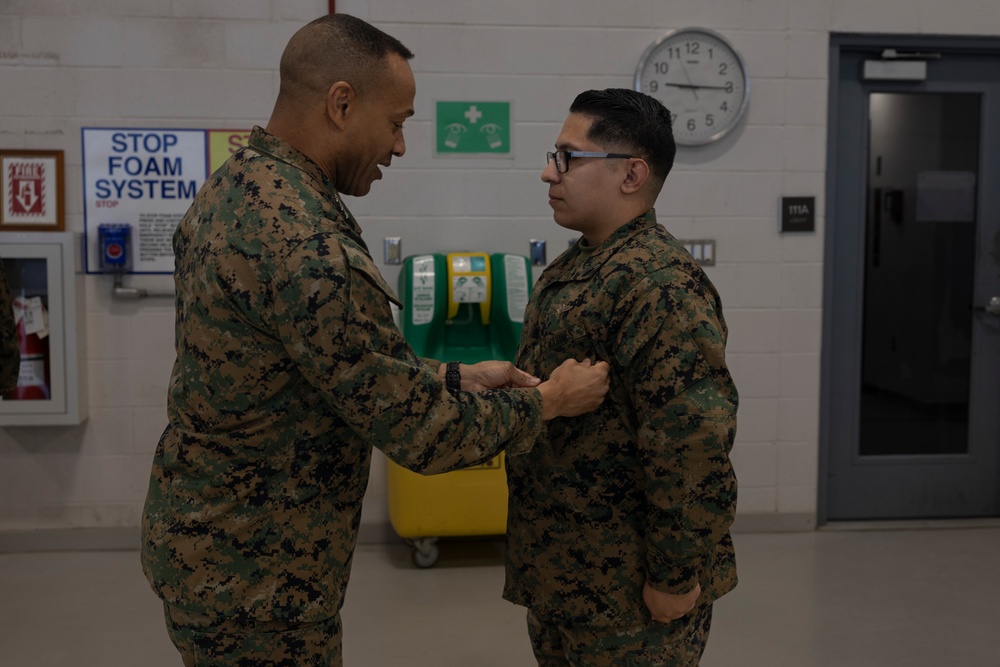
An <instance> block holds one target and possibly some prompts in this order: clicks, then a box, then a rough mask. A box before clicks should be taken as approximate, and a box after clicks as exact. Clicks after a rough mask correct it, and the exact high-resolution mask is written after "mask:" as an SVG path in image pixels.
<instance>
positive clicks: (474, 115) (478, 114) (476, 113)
mask: <svg viewBox="0 0 1000 667" xmlns="http://www.w3.org/2000/svg"><path fill="white" fill-rule="evenodd" d="M465 117H466V118H468V119H469V122H470V123H472V124H473V125H475V124H476V123H477V122H479V119H480V118H482V117H483V112H482V111H480V110H479V109H477V108H476V105H475V104H473V105H472V106H471V107H469V110H468V111H466V112H465Z"/></svg>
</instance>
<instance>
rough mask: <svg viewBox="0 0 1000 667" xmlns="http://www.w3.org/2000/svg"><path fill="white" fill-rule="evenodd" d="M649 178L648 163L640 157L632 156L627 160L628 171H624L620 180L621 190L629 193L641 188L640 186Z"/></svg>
mask: <svg viewBox="0 0 1000 667" xmlns="http://www.w3.org/2000/svg"><path fill="white" fill-rule="evenodd" d="M647 180H649V165H648V164H646V161H645V160H643V159H642V158H632V159H631V160H629V166H628V171H627V172H625V179H624V180H623V181H622V192H623V193H625V194H627V195H631V194H635V193H636V192H639V190H642V187H643V186H644V185H645V184H646V181H647Z"/></svg>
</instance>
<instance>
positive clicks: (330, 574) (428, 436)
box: [142, 127, 541, 627]
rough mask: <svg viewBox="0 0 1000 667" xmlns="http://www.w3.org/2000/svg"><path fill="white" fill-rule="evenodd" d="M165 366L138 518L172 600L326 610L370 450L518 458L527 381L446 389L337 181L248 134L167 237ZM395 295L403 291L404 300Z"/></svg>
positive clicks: (230, 609)
mask: <svg viewBox="0 0 1000 667" xmlns="http://www.w3.org/2000/svg"><path fill="white" fill-rule="evenodd" d="M174 251H175V256H176V263H175V283H176V289H177V304H176V305H177V316H176V317H177V330H176V348H177V360H176V362H175V364H174V369H173V373H172V376H171V379H170V387H169V393H168V418H169V425H168V426H167V428H166V430H165V431H164V433H163V436H162V437H161V438H160V442H159V445H158V446H157V449H156V454H155V457H154V460H153V468H152V475H151V479H150V485H149V491H148V495H147V498H146V504H145V509H144V514H143V522H142V565H143V570H144V571H145V574H146V576H147V578H148V579H149V581H150V583H151V584H152V586H153V588H154V589H155V590H156V592H157V593H158V594H159V596H160V597H161V598H162V599H163V600H164V601H165V602H166V603H167V605H168V623H169V616H170V614H169V611H170V608H171V607H172V608H173V610H174V611H175V612H183V613H184V614H187V615H190V616H194V617H197V618H201V619H203V621H204V622H205V623H209V622H211V621H212V620H213V619H215V620H216V621H219V622H225V623H230V622H235V623H238V624H244V625H246V626H253V627H257V626H260V625H261V624H263V625H267V624H273V623H280V622H288V621H292V622H296V623H319V622H328V621H329V619H330V618H331V617H333V616H334V615H335V614H337V612H338V610H339V609H340V607H341V605H342V603H343V599H344V591H345V588H346V586H347V580H348V574H349V571H350V567H351V557H352V554H353V551H354V546H355V541H356V538H357V533H358V526H359V523H360V520H361V501H362V497H363V495H364V493H365V487H366V485H367V483H368V472H369V467H370V463H371V455H372V446H373V445H374V446H376V447H378V448H379V449H381V450H382V451H384V452H385V453H386V455H388V456H389V458H391V459H392V460H393V461H395V462H396V463H399V464H400V465H403V466H405V467H407V468H409V469H411V470H415V471H418V472H424V473H436V472H444V471H447V470H451V469H453V468H458V467H462V466H467V465H473V464H480V463H483V462H485V461H488V460H489V459H491V458H492V457H494V456H496V454H497V453H498V452H499V450H500V449H501V448H503V447H504V446H505V445H506V446H507V451H508V455H509V456H511V457H516V455H517V454H518V452H519V451H520V450H521V449H522V448H523V449H526V448H530V446H531V444H532V443H533V441H534V439H535V437H536V435H537V433H538V432H539V430H540V428H541V395H540V394H539V392H538V391H537V390H529V391H516V390H514V391H499V390H498V391H488V392H484V393H482V394H473V393H468V392H455V393H454V394H452V393H450V392H449V391H448V390H447V389H446V388H445V386H444V383H443V382H442V381H441V380H439V379H438V378H437V376H436V371H437V368H438V366H439V363H438V362H429V361H428V362H425V361H423V360H420V359H418V358H416V357H415V356H414V353H413V351H412V350H411V349H410V347H409V346H408V345H407V344H406V342H405V341H404V339H403V337H402V335H401V334H400V332H399V331H398V329H397V328H396V326H395V324H394V323H393V318H392V314H391V312H390V305H389V304H390V302H397V301H396V298H395V296H394V295H393V293H392V291H391V289H390V288H389V287H388V286H387V285H386V283H385V281H384V280H383V278H382V276H381V275H380V274H379V271H378V269H377V268H376V266H375V264H374V262H373V260H372V258H371V256H370V255H369V253H368V250H367V248H366V246H365V244H364V242H363V241H362V239H361V230H360V229H359V228H358V226H357V223H356V222H355V220H354V219H353V218H352V217H351V216H350V215H349V214H348V213H347V211H346V209H344V208H343V204H342V203H341V202H340V199H339V197H338V196H337V194H336V191H335V189H334V186H333V184H332V183H331V182H330V180H329V179H328V178H327V177H326V175H325V173H324V172H323V171H322V170H321V169H320V168H319V166H317V165H316V164H315V163H313V162H312V161H311V160H309V159H308V158H307V157H306V156H304V155H302V154H301V153H299V152H298V151H296V150H294V149H293V148H292V147H291V146H289V145H288V144H286V143H284V142H282V141H281V140H279V139H277V138H276V137H274V136H272V135H269V134H268V133H266V132H265V131H264V130H262V129H261V128H259V127H258V128H254V130H253V133H252V136H251V138H250V142H249V146H248V147H247V148H245V149H243V150H240V151H239V152H237V153H236V154H235V155H234V156H233V157H231V158H230V159H229V161H228V162H226V164H225V165H223V166H222V167H221V168H220V169H219V170H218V171H217V172H215V173H214V174H213V175H212V176H211V177H210V178H209V179H208V181H206V183H205V184H204V185H203V187H202V188H201V190H200V191H199V193H198V195H197V196H196V198H195V200H194V202H193V204H192V206H191V208H190V209H189V211H188V212H187V214H186V215H185V216H184V218H183V219H182V220H181V222H180V224H179V226H178V228H177V231H176V234H175V236H174ZM397 303H398V302H397Z"/></svg>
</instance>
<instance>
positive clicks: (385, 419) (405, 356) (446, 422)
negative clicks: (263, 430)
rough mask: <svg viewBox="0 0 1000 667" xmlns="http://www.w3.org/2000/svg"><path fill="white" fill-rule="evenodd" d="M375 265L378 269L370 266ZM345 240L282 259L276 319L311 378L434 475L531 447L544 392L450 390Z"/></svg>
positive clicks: (402, 459) (413, 465)
mask: <svg viewBox="0 0 1000 667" xmlns="http://www.w3.org/2000/svg"><path fill="white" fill-rule="evenodd" d="M369 267H370V268H369ZM369 267H364V266H361V265H360V264H359V263H358V262H357V261H352V260H351V259H350V258H349V257H348V256H347V254H346V253H345V251H344V249H343V248H342V247H341V245H340V243H339V242H338V240H337V239H336V237H332V236H328V235H316V236H313V237H311V238H309V239H307V240H306V241H304V242H303V243H301V244H300V245H298V246H297V247H295V248H294V249H293V250H292V251H291V252H290V253H289V255H288V256H287V257H285V258H284V259H283V260H282V261H281V262H280V263H279V265H278V267H277V270H276V272H275V274H274V277H273V279H272V285H271V288H272V290H273V291H274V303H275V304H276V306H275V311H276V316H275V321H276V324H277V328H278V331H279V333H280V336H281V338H282V341H283V344H284V345H285V348H286V349H287V350H288V353H289V355H290V357H291V359H292V361H293V362H294V363H295V365H296V366H297V368H298V369H299V370H300V371H301V373H302V374H303V376H304V377H305V379H306V380H307V381H308V382H309V383H310V384H312V385H313V386H314V387H316V389H317V390H319V391H320V392H322V393H323V395H324V396H325V398H326V400H327V401H328V402H329V403H330V404H331V405H332V406H333V407H334V409H335V410H336V411H337V413H338V414H339V415H340V416H341V418H342V419H344V421H346V422H347V423H348V424H350V425H351V427H352V428H353V429H354V430H355V431H356V432H357V433H358V434H359V435H360V436H361V437H363V438H365V439H366V440H368V441H369V442H371V443H372V444H373V445H374V446H376V447H378V448H379V449H381V450H383V451H384V452H385V453H386V455H387V456H389V458H391V459H393V460H394V461H395V462H397V463H399V464H400V465H402V466H404V467H407V468H409V469H411V470H416V471H418V472H424V473H437V472H443V471H446V470H449V469H452V468H459V467H464V466H467V465H475V464H478V463H482V462H484V461H486V460H488V459H490V458H492V457H493V456H495V455H496V454H497V453H499V451H500V450H501V449H503V448H504V447H507V448H508V451H509V453H510V454H511V455H516V454H517V453H519V452H520V450H521V449H524V448H530V446H531V444H532V443H533V442H534V439H535V437H536V436H537V434H538V432H539V430H540V428H541V396H540V394H539V393H538V391H537V390H495V391H489V392H483V393H481V394H473V393H469V392H455V393H454V394H452V393H451V392H449V391H448V390H447V389H446V388H445V386H444V383H443V382H442V381H441V380H440V379H438V377H437V375H436V372H435V371H436V368H435V367H434V366H433V365H428V364H426V363H424V362H423V361H422V360H420V359H418V358H417V357H416V356H415V355H414V353H413V351H412V349H410V347H409V345H407V343H406V341H405V340H404V339H403V337H402V334H400V332H399V330H398V329H397V328H396V326H395V324H394V322H393V320H392V314H391V312H390V309H389V301H390V300H391V299H392V298H393V297H392V296H391V295H390V294H387V293H386V292H385V287H384V285H385V283H384V281H383V280H382V279H381V276H380V275H378V271H377V269H376V268H375V267H374V265H370V263H369Z"/></svg>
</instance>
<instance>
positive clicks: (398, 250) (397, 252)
mask: <svg viewBox="0 0 1000 667" xmlns="http://www.w3.org/2000/svg"><path fill="white" fill-rule="evenodd" d="M385 263H386V264H402V263H403V239H402V237H400V236H386V237H385Z"/></svg>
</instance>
